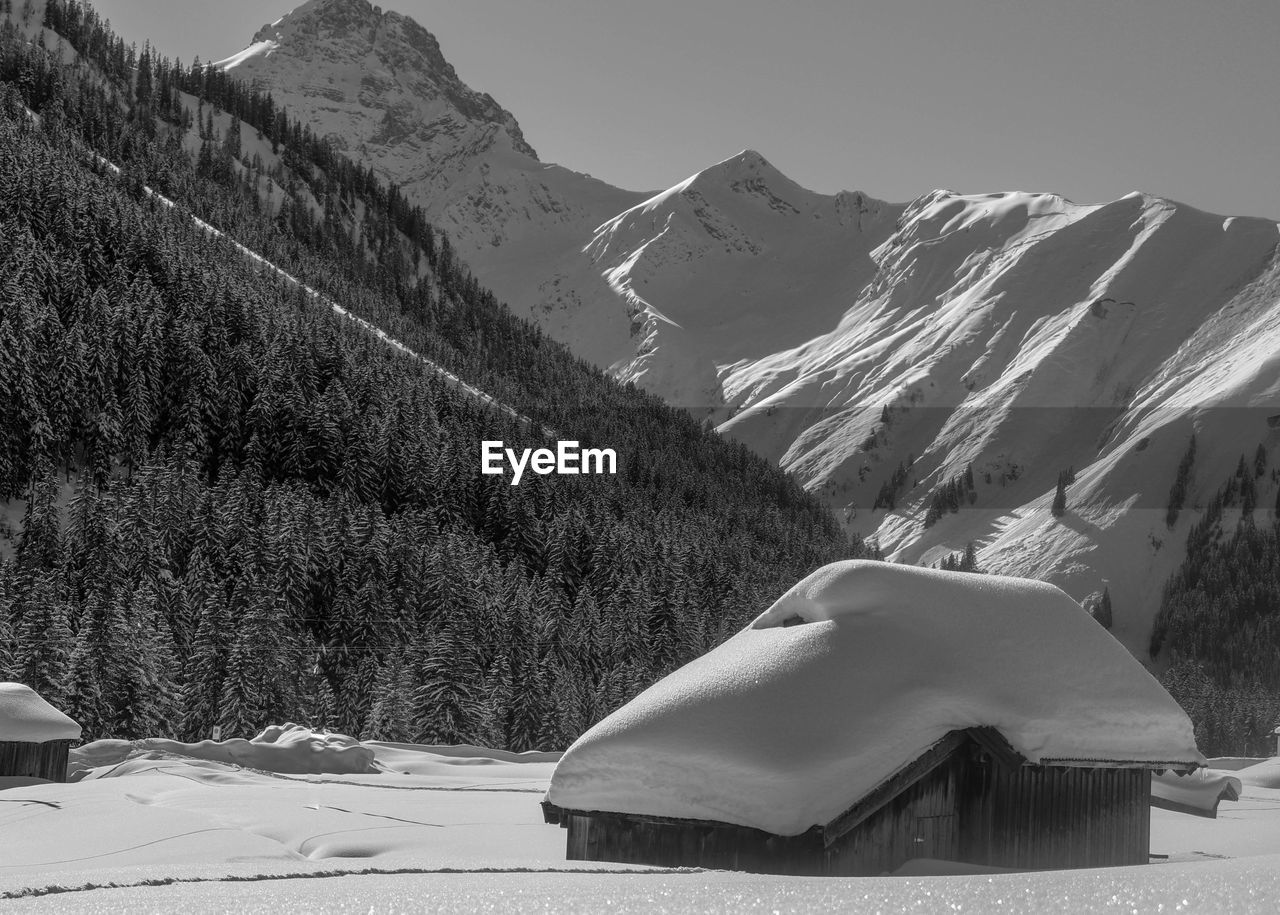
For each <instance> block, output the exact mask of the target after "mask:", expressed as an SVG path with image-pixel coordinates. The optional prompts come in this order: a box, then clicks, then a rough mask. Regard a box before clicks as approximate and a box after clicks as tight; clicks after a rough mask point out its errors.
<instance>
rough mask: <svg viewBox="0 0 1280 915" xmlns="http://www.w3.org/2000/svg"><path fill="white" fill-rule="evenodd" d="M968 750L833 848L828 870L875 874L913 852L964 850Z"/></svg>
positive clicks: (941, 854)
mask: <svg viewBox="0 0 1280 915" xmlns="http://www.w3.org/2000/svg"><path fill="white" fill-rule="evenodd" d="M966 755H967V754H966V753H964V752H963V751H958V752H955V753H953V754H952V755H951V757H950V758H949V759H948V760H947V761H946V762H944V763H942V764H941V765H939V766H938V767H937V768H936V769H934V770H933V771H932V772H930V773H929V774H928V775H927V776H925V777H924V778H922V779H920V781H918V782H916V783H915V784H914V785H912V786H911V787H910V788H908V789H907V790H906V791H904V792H903V793H902V794H900V795H898V796H897V797H895V798H894V799H893V800H891V801H890V802H889V803H887V804H885V805H884V807H882V808H880V810H878V811H877V812H876V813H874V814H872V815H871V816H870V817H868V818H867V819H866V820H865V821H863V822H862V823H861V824H859V825H858V827H857V828H856V829H854V830H853V831H852V832H850V833H849V834H848V835H847V836H844V837H843V838H841V839H840V840H839V841H837V842H836V843H835V844H833V845H832V846H831V847H830V848H829V849H827V854H826V861H825V863H824V866H823V873H826V874H830V875H833V876H836V875H839V876H874V875H876V874H885V873H890V872H892V871H894V870H897V869H898V868H899V867H900V866H901V865H902V864H903V863H905V862H907V861H910V860H911V859H912V858H948V859H952V860H954V859H955V858H956V857H957V855H958V854H959V851H960V818H959V800H960V798H959V792H960V788H961V786H962V785H963V784H964V780H965V772H966V769H967V759H966Z"/></svg>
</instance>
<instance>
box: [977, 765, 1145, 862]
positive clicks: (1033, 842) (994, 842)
mask: <svg viewBox="0 0 1280 915" xmlns="http://www.w3.org/2000/svg"><path fill="white" fill-rule="evenodd" d="M961 796H962V801H961V813H960V817H961V822H962V824H963V826H962V828H961V838H960V855H959V857H960V858H961V860H964V861H968V862H971V863H974V864H990V865H994V866H997V867H1019V868H1022V867H1025V868H1036V869H1047V868H1066V867H1105V866H1112V865H1122V864H1146V863H1147V861H1148V860H1149V859H1148V854H1149V851H1150V828H1151V819H1150V817H1151V811H1150V798H1151V773H1150V772H1148V771H1146V770H1144V769H1088V768H1080V767H1074V766H1073V767H1065V766H1059V767H1055V766H1049V767H1039V766H1024V767H1022V768H1019V769H1014V770H1009V769H1007V768H1004V767H1002V766H1000V765H998V764H995V763H994V762H992V761H990V760H988V761H987V762H986V763H985V764H983V763H979V762H975V764H974V765H972V766H971V767H970V768H969V772H968V776H967V779H966V784H965V786H964V788H963V790H962V795H961Z"/></svg>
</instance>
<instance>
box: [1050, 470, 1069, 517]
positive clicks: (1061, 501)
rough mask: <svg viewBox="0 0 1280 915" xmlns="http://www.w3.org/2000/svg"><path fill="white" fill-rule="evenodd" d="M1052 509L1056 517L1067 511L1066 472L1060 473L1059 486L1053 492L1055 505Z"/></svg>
mask: <svg viewBox="0 0 1280 915" xmlns="http://www.w3.org/2000/svg"><path fill="white" fill-rule="evenodd" d="M1050 511H1052V512H1053V516H1054V517H1055V518H1061V517H1062V516H1063V515H1065V514H1066V513H1067V479H1066V475H1065V474H1062V473H1059V474H1058V488H1057V489H1056V490H1055V491H1054V493H1053V506H1052V507H1051V509H1050Z"/></svg>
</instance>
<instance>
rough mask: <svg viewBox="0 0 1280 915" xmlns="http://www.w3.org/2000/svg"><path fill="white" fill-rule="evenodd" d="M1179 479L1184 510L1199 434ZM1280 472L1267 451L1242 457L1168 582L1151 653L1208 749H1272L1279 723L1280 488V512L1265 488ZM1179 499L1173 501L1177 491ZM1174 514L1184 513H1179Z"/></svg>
mask: <svg viewBox="0 0 1280 915" xmlns="http://www.w3.org/2000/svg"><path fill="white" fill-rule="evenodd" d="M1188 454H1189V455H1190V456H1191V457H1190V458H1184V460H1183V462H1182V465H1181V466H1180V467H1179V469H1178V479H1177V481H1176V482H1175V485H1174V495H1176V496H1177V499H1178V503H1179V507H1181V500H1182V499H1183V498H1184V496H1185V492H1186V489H1187V486H1188V483H1187V478H1188V476H1189V473H1190V467H1191V462H1192V460H1194V455H1195V440H1194V438H1193V439H1192V442H1191V445H1190V447H1189V449H1188ZM1268 477H1269V478H1270V482H1271V483H1272V484H1275V483H1277V482H1280V474H1277V473H1276V472H1275V470H1274V469H1272V470H1268V467H1267V452H1266V449H1265V448H1264V447H1263V446H1262V445H1259V446H1258V448H1257V450H1256V451H1255V452H1254V454H1253V457H1252V459H1251V460H1247V459H1246V458H1245V456H1244V455H1243V454H1242V455H1241V456H1240V461H1239V464H1238V465H1237V467H1236V472H1235V473H1234V474H1232V475H1231V476H1230V477H1229V478H1228V479H1227V481H1226V482H1225V483H1223V484H1222V486H1221V487H1219V488H1218V490H1217V492H1215V493H1214V495H1213V497H1212V498H1211V499H1209V500H1208V503H1207V505H1205V507H1204V512H1203V514H1202V515H1201V516H1200V518H1199V520H1197V521H1196V523H1195V524H1194V525H1193V526H1192V527H1191V530H1190V532H1189V534H1188V535H1187V556H1186V559H1185V560H1184V561H1183V563H1182V566H1181V567H1180V568H1179V569H1178V571H1177V572H1176V573H1175V574H1174V576H1173V577H1172V578H1171V579H1170V580H1169V582H1168V584H1166V586H1165V590H1164V595H1163V598H1162V601H1161V608H1160V613H1159V614H1158V615H1157V617H1156V620H1155V626H1154V628H1153V631H1152V634H1151V656H1152V657H1153V658H1155V657H1157V656H1159V655H1160V654H1161V653H1162V652H1166V653H1167V654H1169V655H1170V657H1171V658H1172V660H1173V665H1172V666H1171V667H1170V668H1169V670H1168V671H1167V672H1166V673H1165V675H1164V677H1163V678H1162V680H1163V682H1164V685H1165V686H1166V688H1168V690H1169V692H1170V693H1171V694H1172V695H1173V697H1174V698H1175V699H1177V700H1178V702H1179V703H1180V704H1181V705H1182V707H1183V708H1184V709H1186V710H1187V713H1188V714H1189V715H1190V716H1191V720H1192V722H1193V723H1194V724H1195V726H1196V741H1197V743H1198V744H1199V745H1200V748H1201V750H1203V751H1204V752H1205V753H1206V754H1207V755H1210V756H1213V755H1245V756H1258V755H1271V754H1272V753H1273V752H1274V750H1275V737H1274V735H1273V733H1272V731H1273V730H1274V729H1275V728H1276V727H1277V725H1280V654H1278V653H1277V646H1280V491H1278V495H1277V504H1276V505H1275V506H1274V507H1275V509H1276V512H1274V513H1273V512H1271V511H1270V510H1269V509H1270V508H1271V506H1259V505H1258V489H1259V487H1260V486H1261V485H1262V483H1264V482H1266V481H1267V478H1268ZM1170 501H1171V504H1172V503H1173V497H1172V496H1171V500H1170ZM1170 517H1171V518H1174V519H1176V513H1174V512H1173V510H1172V508H1171V509H1170Z"/></svg>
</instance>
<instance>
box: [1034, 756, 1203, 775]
mask: <svg viewBox="0 0 1280 915" xmlns="http://www.w3.org/2000/svg"><path fill="white" fill-rule="evenodd" d="M1036 765H1040V766H1067V767H1070V768H1079V769H1157V770H1158V769H1172V770H1173V771H1175V772H1177V773H1178V774H1179V775H1186V774H1187V773H1188V772H1194V771H1195V770H1196V769H1199V768H1202V766H1201V764H1200V763H1197V762H1189V761H1186V760H1183V761H1169V760H1162V761H1159V762H1144V761H1142V760H1133V759H1065V758H1064V759H1042V760H1040V762H1039V763H1037V764H1036Z"/></svg>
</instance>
